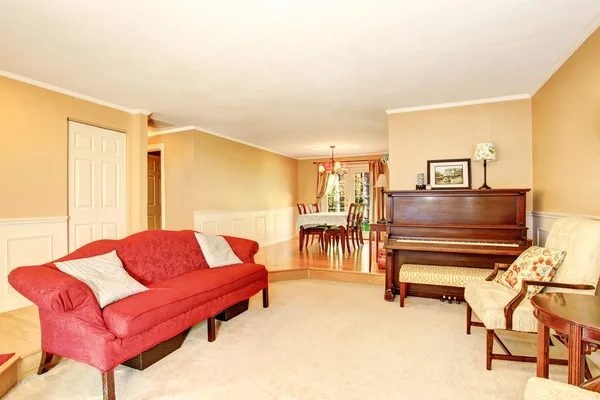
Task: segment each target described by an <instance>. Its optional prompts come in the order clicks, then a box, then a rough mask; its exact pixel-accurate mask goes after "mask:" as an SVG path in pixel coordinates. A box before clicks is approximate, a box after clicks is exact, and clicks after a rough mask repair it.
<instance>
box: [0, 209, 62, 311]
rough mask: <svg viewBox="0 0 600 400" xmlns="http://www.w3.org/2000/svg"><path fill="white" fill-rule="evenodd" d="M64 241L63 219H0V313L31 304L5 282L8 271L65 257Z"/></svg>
mask: <svg viewBox="0 0 600 400" xmlns="http://www.w3.org/2000/svg"><path fill="white" fill-rule="evenodd" d="M67 241H68V236H67V217H56V218H55V217H51V218H22V219H0V312H5V311H9V310H14V309H16V308H21V307H25V306H28V305H31V302H30V301H29V300H27V299H26V298H24V297H23V296H21V295H20V294H19V293H18V292H17V291H16V290H14V289H13V288H12V287H11V286H10V284H9V283H8V274H9V273H10V271H12V270H13V269H15V268H17V267H21V266H28V265H39V264H44V263H47V262H48V261H52V260H55V259H57V258H60V257H62V256H64V255H66V254H67V252H68V243H67Z"/></svg>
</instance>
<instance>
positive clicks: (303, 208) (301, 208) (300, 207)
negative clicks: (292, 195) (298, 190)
mask: <svg viewBox="0 0 600 400" xmlns="http://www.w3.org/2000/svg"><path fill="white" fill-rule="evenodd" d="M296 207H297V208H298V215H304V214H306V204H304V203H298V204H296Z"/></svg>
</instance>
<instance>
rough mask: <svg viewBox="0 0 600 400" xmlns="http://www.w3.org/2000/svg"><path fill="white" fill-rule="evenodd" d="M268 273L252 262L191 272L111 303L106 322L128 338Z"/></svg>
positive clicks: (106, 314)
mask: <svg viewBox="0 0 600 400" xmlns="http://www.w3.org/2000/svg"><path fill="white" fill-rule="evenodd" d="M196 247H198V245H197V244H196ZM266 276H267V270H266V269H265V267H264V265H260V264H249V263H247V264H237V265H231V266H227V267H222V268H216V269H210V268H206V269H200V270H196V271H192V272H188V273H186V274H183V275H180V276H177V277H175V278H171V279H168V280H166V281H162V282H157V283H152V284H150V285H148V289H149V290H148V291H146V292H143V293H139V294H138V295H136V296H132V297H128V298H126V299H123V300H120V301H117V302H116V303H113V304H111V305H109V306H108V307H106V308H105V309H104V311H103V316H104V322H105V323H106V326H107V327H108V329H109V330H110V331H111V332H112V333H114V334H115V335H116V336H118V337H120V338H125V337H129V336H132V335H135V334H138V333H140V332H143V331H145V330H148V329H150V328H151V327H153V326H155V325H158V324H160V323H161V322H164V321H167V320H168V319H170V318H173V317H175V316H177V315H179V314H182V313H184V312H186V311H189V310H191V309H193V308H195V307H197V306H200V305H202V304H204V303H206V302H208V301H211V300H214V299H216V298H218V297H220V296H222V295H224V294H227V293H230V292H233V291H235V290H238V289H241V288H243V287H245V286H247V285H249V284H252V283H254V282H256V281H258V280H260V279H264V278H265V277H266ZM232 305H233V304H232Z"/></svg>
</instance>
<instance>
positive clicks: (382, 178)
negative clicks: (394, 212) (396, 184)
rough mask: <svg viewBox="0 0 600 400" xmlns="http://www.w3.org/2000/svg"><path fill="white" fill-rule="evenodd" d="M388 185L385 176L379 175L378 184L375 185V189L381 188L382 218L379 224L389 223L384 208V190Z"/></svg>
mask: <svg viewBox="0 0 600 400" xmlns="http://www.w3.org/2000/svg"><path fill="white" fill-rule="evenodd" d="M387 185H388V180H387V178H386V176H385V174H381V175H379V178H377V182H376V183H375V187H378V188H381V212H382V215H381V218H380V219H379V220H378V221H377V223H378V224H385V223H386V222H387V221H386V220H385V212H384V209H385V206H384V202H383V190H384V189H383V188H384V187H385V186H387Z"/></svg>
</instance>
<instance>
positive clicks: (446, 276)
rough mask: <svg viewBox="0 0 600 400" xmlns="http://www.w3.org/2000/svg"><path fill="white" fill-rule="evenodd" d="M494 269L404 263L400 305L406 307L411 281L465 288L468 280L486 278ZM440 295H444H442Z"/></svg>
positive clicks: (400, 274) (399, 278)
mask: <svg viewBox="0 0 600 400" xmlns="http://www.w3.org/2000/svg"><path fill="white" fill-rule="evenodd" d="M492 271H493V270H492V269H486V268H465V267H451V266H445V265H420V264H403V265H402V266H401V267H400V273H399V274H398V283H399V284H400V307H404V299H405V298H406V293H407V289H408V284H409V283H417V284H421V285H431V286H441V287H444V286H445V287H448V286H449V287H458V288H464V287H465V286H466V285H467V282H471V281H483V280H485V278H487V277H488V276H489V275H490V274H491V273H492ZM440 297H442V295H440ZM444 297H445V296H444ZM455 298H456V296H455ZM450 299H451V296H450V295H449V296H448V300H450Z"/></svg>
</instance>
